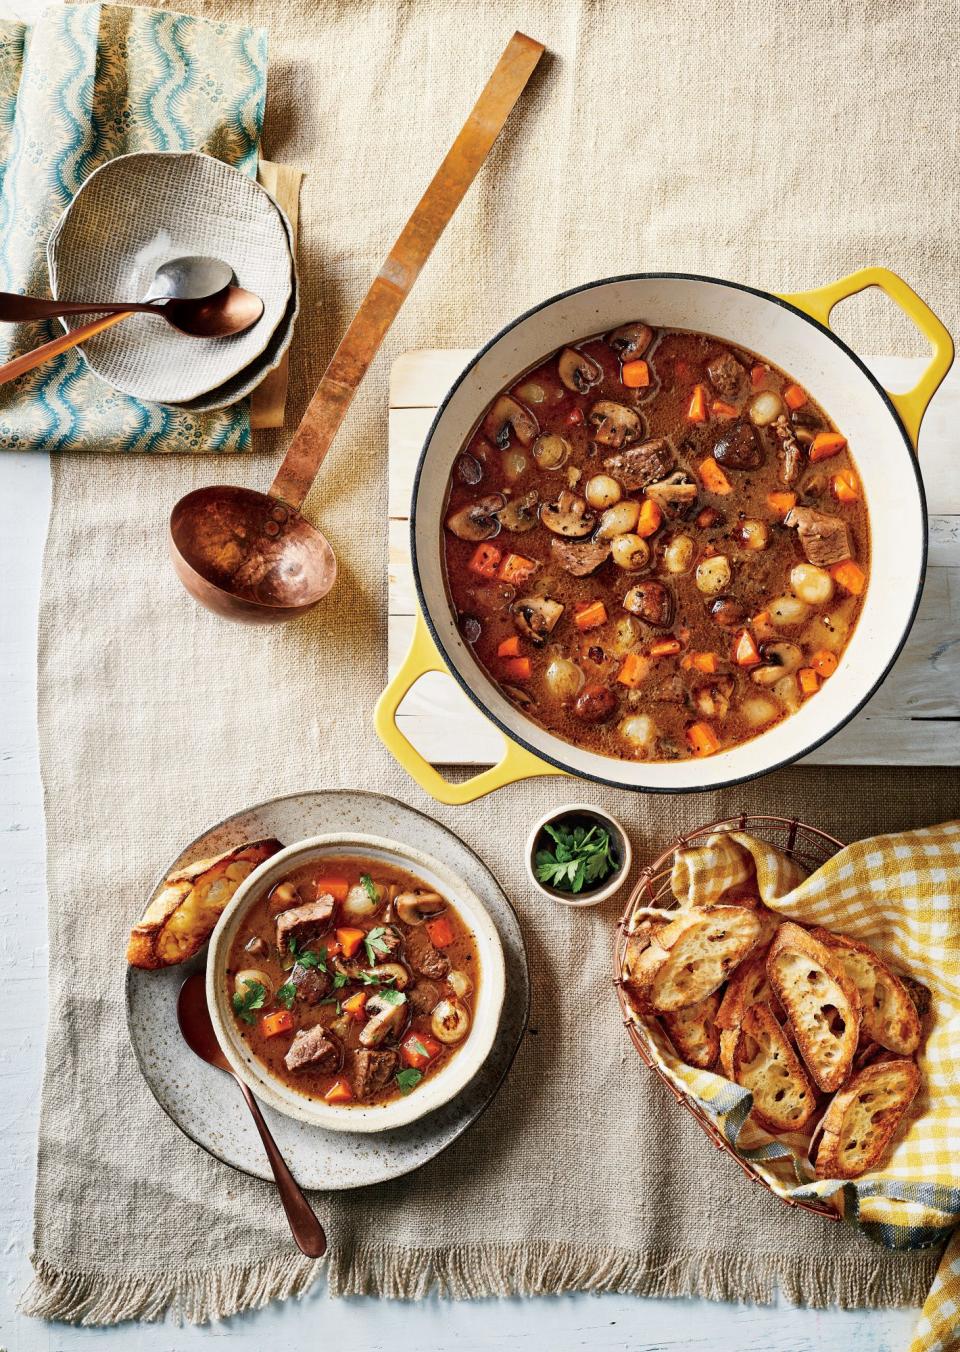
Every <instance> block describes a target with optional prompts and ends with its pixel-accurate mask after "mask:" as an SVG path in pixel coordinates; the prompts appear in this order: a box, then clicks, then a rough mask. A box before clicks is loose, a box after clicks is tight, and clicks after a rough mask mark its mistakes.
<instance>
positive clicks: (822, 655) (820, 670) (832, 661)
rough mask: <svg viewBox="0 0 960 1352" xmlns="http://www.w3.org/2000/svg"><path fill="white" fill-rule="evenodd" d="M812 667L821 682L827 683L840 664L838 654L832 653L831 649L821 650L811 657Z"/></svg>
mask: <svg viewBox="0 0 960 1352" xmlns="http://www.w3.org/2000/svg"><path fill="white" fill-rule="evenodd" d="M810 665H811V666H812V667H813V669H814V671H815V672H816V673H817V675H818V676H819V677H820V678H821V680H824V681H825V680H826V679H827V677H828V676H832V675H833V673H834V672H835V671H836V669H837V667H838V666H839V665H840V663H839V660H838V658H837V654H836V653H832V652H831V651H830V649H829V648H821V649H820V650H819V651H818V652H815V653H814V654H813V656H812V657H811V659H810Z"/></svg>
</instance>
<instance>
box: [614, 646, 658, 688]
mask: <svg viewBox="0 0 960 1352" xmlns="http://www.w3.org/2000/svg"><path fill="white" fill-rule="evenodd" d="M649 670H650V663H649V662H648V661H647V659H646V658H645V657H642V656H641V655H640V653H627V655H626V657H625V658H624V659H623V666H622V667H621V668H620V670H619V671H618V672H617V680H618V681H619V682H620V684H621V685H625V686H627V687H628V688H629V689H630V690H636V688H637V686H638V685H640V683H641V682H642V681H643V680H645V679H646V676H647V673H648V672H649Z"/></svg>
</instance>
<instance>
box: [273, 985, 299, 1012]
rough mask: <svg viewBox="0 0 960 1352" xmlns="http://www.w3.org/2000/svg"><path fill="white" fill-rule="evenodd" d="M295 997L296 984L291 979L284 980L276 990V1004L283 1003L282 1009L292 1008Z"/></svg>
mask: <svg viewBox="0 0 960 1352" xmlns="http://www.w3.org/2000/svg"><path fill="white" fill-rule="evenodd" d="M296 998H297V988H296V986H295V985H294V984H293V982H292V981H285V982H284V983H283V985H282V986H281V987H280V988H279V990H278V991H277V1004H278V1005H283V1007H284V1009H293V1002H294V1000H295V999H296Z"/></svg>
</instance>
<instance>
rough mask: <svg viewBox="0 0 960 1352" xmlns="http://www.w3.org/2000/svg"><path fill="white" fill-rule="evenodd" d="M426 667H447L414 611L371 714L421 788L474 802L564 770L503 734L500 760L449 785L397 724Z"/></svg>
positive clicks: (453, 800)
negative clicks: (408, 637) (395, 665)
mask: <svg viewBox="0 0 960 1352" xmlns="http://www.w3.org/2000/svg"><path fill="white" fill-rule="evenodd" d="M428 671H447V664H446V663H445V662H444V660H443V658H442V657H441V656H440V653H439V652H438V651H437V646H436V644H435V643H434V641H433V638H432V637H431V635H430V631H429V629H428V628H427V626H426V624H425V623H424V620H423V616H422V615H421V614H419V612H418V614H417V619H416V625H415V627H414V631H413V642H412V643H411V644H410V651H409V652H408V653H407V655H406V657H405V658H404V659H403V664H402V666H401V667H400V670H399V671H398V672H397V674H396V676H394V678H393V680H392V681H391V682H390V684H389V685H388V686H387V688H386V690H384V692H383V694H382V695H381V696H380V698H379V699H378V700H377V707H376V709H375V710H374V714H373V724H374V727H375V728H376V730H377V736H378V737H379V738H380V740H381V742H383V744H384V746H385V747H386V748H387V750H388V751H389V752H390V754H391V755H392V756H393V757H394V758H395V759H396V760H398V761H399V762H400V764H401V765H402V766H403V768H404V769H405V770H406V772H407V774H409V775H411V776H412V777H413V778H414V779H415V780H416V781H417V783H418V784H419V785H420V787H421V788H422V789H425V790H426V791H427V793H429V794H430V796H431V797H432V798H436V800H437V802H438V803H450V804H457V805H458V804H461V803H472V802H473V801H474V799H475V798H482V797H483V795H484V794H486V793H492V792H493V791H494V789H502V788H503V786H504V785H505V784H514V783H516V781H517V780H518V779H530V778H531V777H532V776H533V775H562V774H565V773H566V771H564V770H558V769H557V767H556V766H555V765H549V764H548V763H547V762H546V761H543V760H540V758H539V757H538V756H535V755H534V754H533V753H532V752H531V751H526V750H525V749H524V748H523V747H522V746H517V744H516V742H512V741H510V739H509V738H508V737H504V739H503V740H504V744H505V750H504V754H503V760H501V761H500V763H499V764H498V765H493V766H491V767H490V769H489V770H483V771H481V773H480V774H478V775H474V776H473V778H472V779H468V780H466V781H465V782H464V783H462V784H451V783H450V781H449V780H448V779H444V777H443V775H441V774H438V773H437V771H436V770H435V769H434V768H433V766H432V765H431V764H430V762H429V761H427V760H424V758H423V756H421V755H420V752H419V751H418V750H417V749H416V747H415V746H413V745H412V743H411V742H410V741H408V739H407V738H406V737H404V735H403V733H402V732H401V731H400V729H399V727H398V726H397V710H398V709H399V707H400V705H401V703H402V702H403V699H404V696H405V695H406V694H407V692H408V691H409V690H410V689H411V687H412V686H414V685H415V684H416V682H417V681H418V680H419V679H420V677H421V676H425V675H426V673H427V672H428Z"/></svg>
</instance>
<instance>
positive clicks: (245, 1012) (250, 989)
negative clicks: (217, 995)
mask: <svg viewBox="0 0 960 1352" xmlns="http://www.w3.org/2000/svg"><path fill="white" fill-rule="evenodd" d="M243 984H244V985H245V986H246V988H247V989H246V990H245V991H244V993H243V994H242V995H241V994H240V992H239V991H234V994H233V1008H234V1012H235V1014H236V1015H237V1018H238V1019H242V1020H243V1022H244V1023H254V1022H255V1019H254V1017H253V1011H254V1010H255V1009H262V1008H263V1002H264V1001H265V1000H266V998H267V988H266V986H265V985H264V984H263V982H262V981H250V980H245V981H244V983H243Z"/></svg>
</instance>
